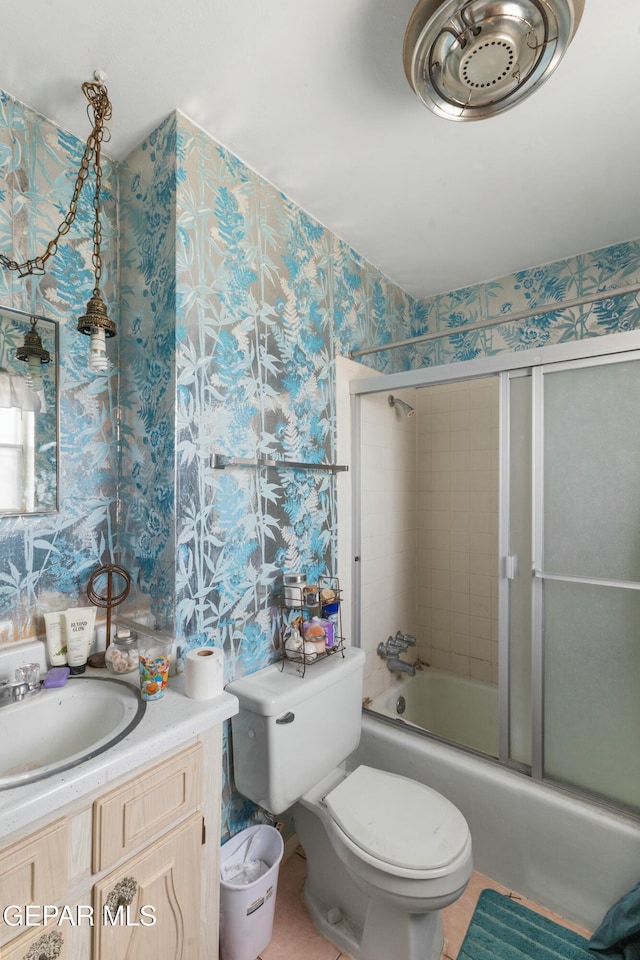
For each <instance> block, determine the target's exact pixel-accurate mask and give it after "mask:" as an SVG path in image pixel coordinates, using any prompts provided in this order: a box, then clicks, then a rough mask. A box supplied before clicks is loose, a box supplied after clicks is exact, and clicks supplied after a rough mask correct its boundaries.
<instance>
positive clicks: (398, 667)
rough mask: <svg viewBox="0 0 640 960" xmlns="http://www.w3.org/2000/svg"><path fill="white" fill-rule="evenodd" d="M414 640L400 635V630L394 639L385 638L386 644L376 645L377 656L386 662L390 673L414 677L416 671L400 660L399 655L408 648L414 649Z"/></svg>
mask: <svg viewBox="0 0 640 960" xmlns="http://www.w3.org/2000/svg"><path fill="white" fill-rule="evenodd" d="M415 645H416V638H415V637H412V636H411V635H410V634H408V633H401V631H400V630H398V632H397V633H396V635H395V637H387V642H386V643H382V641H380V643H379V644H378V648H377V654H378V656H379V657H382V659H383V660H386V661H387V667H388V669H389V670H391V672H392V673H408V674H409V676H411V677H413V676H415V672H416V669H415V667H414V665H413V664H412V663H406V662H405V661H404V660H401V659H400V655H401V654H402V653H404V652H405V650H408V649H409V647H415Z"/></svg>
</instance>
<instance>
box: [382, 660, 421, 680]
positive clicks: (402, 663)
mask: <svg viewBox="0 0 640 960" xmlns="http://www.w3.org/2000/svg"><path fill="white" fill-rule="evenodd" d="M387 670H391V673H406V674H408V675H409V676H410V677H415V675H416V668H415V667H414V665H413V664H412V663H407V661H406V660H401V659H400V657H387Z"/></svg>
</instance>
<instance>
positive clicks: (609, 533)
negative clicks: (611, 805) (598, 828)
mask: <svg viewBox="0 0 640 960" xmlns="http://www.w3.org/2000/svg"><path fill="white" fill-rule="evenodd" d="M628 356H629V355H625V356H624V357H623V358H621V359H617V360H612V358H607V359H606V360H605V361H604V362H603V361H602V360H600V361H590V362H584V363H579V364H573V365H571V366H569V365H554V366H551V367H546V368H542V369H539V370H535V371H534V437H535V440H534V471H533V473H534V488H535V491H534V503H535V518H534V570H535V577H534V603H533V619H534V700H535V698H536V686H537V690H538V695H540V696H539V700H540V702H541V709H540V713H539V715H538V717H537V721H538V722H537V723H536V715H535V712H534V726H537V743H536V740H534V763H533V773H534V776H535V775H536V774H537V775H541V776H543V777H544V778H546V779H548V780H552V781H554V782H557V783H560V784H566V785H568V786H574V787H578V788H580V789H583V790H586V791H588V792H590V793H592V794H595V795H597V796H600V797H602V798H605V799H607V800H611V801H613V802H615V803H620V804H624V805H625V806H630V807H634V808H636V809H638V808H640V696H639V689H638V687H639V678H640V483H639V481H640V359H638V358H637V355H633V358H632V359H627V357H628ZM536 634H537V636H536ZM534 710H535V708H534Z"/></svg>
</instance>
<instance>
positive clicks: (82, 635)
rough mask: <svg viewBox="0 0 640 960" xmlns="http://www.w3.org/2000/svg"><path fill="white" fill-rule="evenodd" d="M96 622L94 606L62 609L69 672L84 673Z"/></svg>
mask: <svg viewBox="0 0 640 960" xmlns="http://www.w3.org/2000/svg"><path fill="white" fill-rule="evenodd" d="M95 622H96V608H95V607H70V608H69V610H65V611H64V624H65V631H66V634H67V663H68V664H69V666H70V667H71V673H72V674H77V673H84V671H85V667H86V665H87V657H88V656H89V648H90V647H91V641H92V639H93V627H94V624H95Z"/></svg>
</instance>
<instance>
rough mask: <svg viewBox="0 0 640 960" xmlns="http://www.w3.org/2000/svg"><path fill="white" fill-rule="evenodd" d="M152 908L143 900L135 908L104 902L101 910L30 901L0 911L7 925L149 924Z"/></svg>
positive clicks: (150, 922)
mask: <svg viewBox="0 0 640 960" xmlns="http://www.w3.org/2000/svg"><path fill="white" fill-rule="evenodd" d="M156 920H157V917H156V910H155V907H153V906H151V904H145V905H144V906H141V907H140V908H139V909H138V910H132V909H131V907H129V906H123V905H122V904H121V905H119V906H117V907H115V908H113V909H112V908H111V907H110V906H109V905H108V904H105V905H104V907H103V908H102V912H100V911H97V913H96V911H94V909H93V907H92V906H91V905H90V904H88V903H84V904H82V903H79V904H74V905H73V906H68V905H67V906H62V907H58V906H55V905H53V904H34V903H30V904H27V905H25V906H19V905H18V904H15V903H12V904H9V905H8V906H6V907H5V908H4V909H3V911H2V921H3V923H5V924H6V925H7V926H8V927H45V926H54V927H61V926H63V925H65V924H67V925H68V926H70V927H82V926H89V927H95V926H96V924H102V926H104V927H153V926H154V925H155V923H156Z"/></svg>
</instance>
